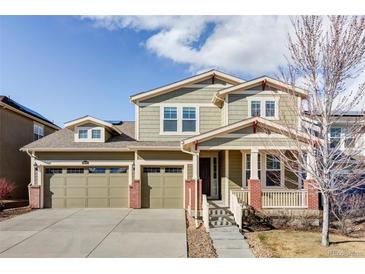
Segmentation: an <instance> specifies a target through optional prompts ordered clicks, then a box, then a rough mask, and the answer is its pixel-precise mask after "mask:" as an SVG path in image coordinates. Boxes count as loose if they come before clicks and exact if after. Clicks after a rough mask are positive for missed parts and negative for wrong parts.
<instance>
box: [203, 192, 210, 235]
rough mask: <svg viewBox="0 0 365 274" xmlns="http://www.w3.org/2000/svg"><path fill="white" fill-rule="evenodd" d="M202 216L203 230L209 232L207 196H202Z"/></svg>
mask: <svg viewBox="0 0 365 274" xmlns="http://www.w3.org/2000/svg"><path fill="white" fill-rule="evenodd" d="M202 215H203V224H204V227H205V230H206V231H207V232H209V203H208V200H207V195H203V201H202Z"/></svg>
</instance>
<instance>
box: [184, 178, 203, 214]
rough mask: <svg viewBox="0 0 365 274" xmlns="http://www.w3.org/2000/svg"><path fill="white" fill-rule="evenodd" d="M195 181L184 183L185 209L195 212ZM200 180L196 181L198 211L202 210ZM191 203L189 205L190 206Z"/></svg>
mask: <svg viewBox="0 0 365 274" xmlns="http://www.w3.org/2000/svg"><path fill="white" fill-rule="evenodd" d="M195 183H196V182H195V180H194V179H193V180H186V181H185V209H191V210H196V208H195ZM190 200H191V201H190ZM202 200H203V196H202V180H198V210H201V209H202ZM190 202H191V204H190Z"/></svg>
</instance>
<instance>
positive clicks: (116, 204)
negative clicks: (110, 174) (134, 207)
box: [109, 197, 128, 208]
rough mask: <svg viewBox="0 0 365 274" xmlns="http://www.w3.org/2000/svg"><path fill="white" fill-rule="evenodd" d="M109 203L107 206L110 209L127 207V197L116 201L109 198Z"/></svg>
mask: <svg viewBox="0 0 365 274" xmlns="http://www.w3.org/2000/svg"><path fill="white" fill-rule="evenodd" d="M109 201H110V204H109V206H110V207H112V208H121V207H128V197H127V198H118V199H114V198H110V199H109Z"/></svg>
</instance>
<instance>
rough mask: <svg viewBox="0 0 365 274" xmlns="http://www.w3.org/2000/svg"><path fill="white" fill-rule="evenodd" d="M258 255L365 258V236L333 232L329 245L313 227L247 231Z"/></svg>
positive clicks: (250, 242)
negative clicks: (353, 236)
mask: <svg viewBox="0 0 365 274" xmlns="http://www.w3.org/2000/svg"><path fill="white" fill-rule="evenodd" d="M246 237H247V240H248V241H249V244H250V245H251V247H252V249H253V253H254V254H255V256H256V257H261V258H267V257H274V258H365V237H364V236H362V237H359V238H352V237H346V236H342V235H339V234H332V235H330V241H331V245H330V247H328V248H326V247H322V246H321V245H320V240H321V234H320V233H319V232H310V231H285V230H271V231H261V232H251V233H246Z"/></svg>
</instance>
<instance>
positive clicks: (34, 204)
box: [28, 184, 41, 208]
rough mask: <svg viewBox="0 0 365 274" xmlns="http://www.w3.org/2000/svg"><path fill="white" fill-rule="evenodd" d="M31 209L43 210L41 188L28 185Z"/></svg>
mask: <svg viewBox="0 0 365 274" xmlns="http://www.w3.org/2000/svg"><path fill="white" fill-rule="evenodd" d="M28 194H29V207H30V208H41V186H34V185H31V184H29V185H28Z"/></svg>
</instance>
